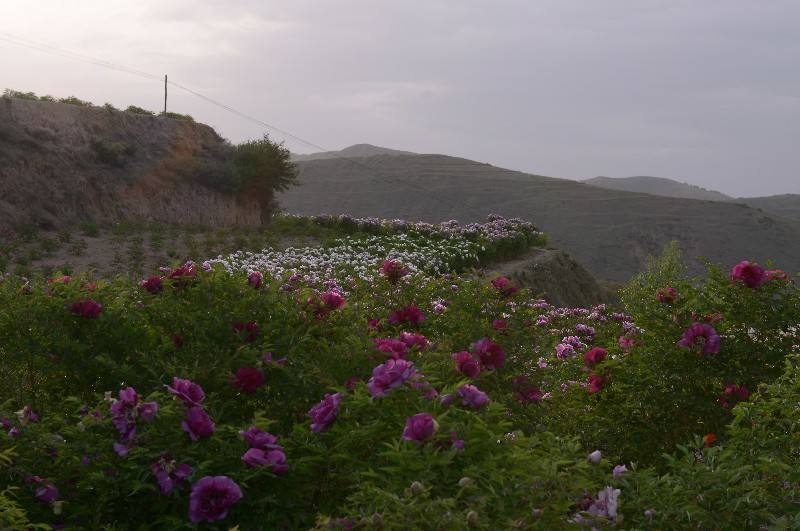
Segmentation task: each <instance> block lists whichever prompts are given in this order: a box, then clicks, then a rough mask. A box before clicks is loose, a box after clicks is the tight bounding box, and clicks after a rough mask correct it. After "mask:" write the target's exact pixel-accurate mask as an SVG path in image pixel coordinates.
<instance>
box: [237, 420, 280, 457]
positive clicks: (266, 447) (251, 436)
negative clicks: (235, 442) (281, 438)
mask: <svg viewBox="0 0 800 531" xmlns="http://www.w3.org/2000/svg"><path fill="white" fill-rule="evenodd" d="M239 435H241V436H242V437H243V438H244V440H245V441H246V442H247V444H248V446H250V448H258V449H259V450H263V451H265V452H268V451H270V450H283V446H280V445H278V444H275V443H276V442H278V438H277V437H276V436H275V435H272V434H271V433H268V432H266V431H262V430H260V429H258V428H257V427H255V426H250V427H249V428H248V429H247V431H239Z"/></svg>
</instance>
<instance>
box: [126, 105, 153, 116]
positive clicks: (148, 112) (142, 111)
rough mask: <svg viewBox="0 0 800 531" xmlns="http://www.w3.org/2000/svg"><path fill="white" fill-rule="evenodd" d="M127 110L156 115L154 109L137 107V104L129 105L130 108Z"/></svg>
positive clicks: (134, 112)
mask: <svg viewBox="0 0 800 531" xmlns="http://www.w3.org/2000/svg"><path fill="white" fill-rule="evenodd" d="M125 112H130V113H133V114H144V115H145V116H155V115H156V113H154V112H153V111H148V110H147V109H142V108H141V107H137V106H135V105H128V108H126V109H125Z"/></svg>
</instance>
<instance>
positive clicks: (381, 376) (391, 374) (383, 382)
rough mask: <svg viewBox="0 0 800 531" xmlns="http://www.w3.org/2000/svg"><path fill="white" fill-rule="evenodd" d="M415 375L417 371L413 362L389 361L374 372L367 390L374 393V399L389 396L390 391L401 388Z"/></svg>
mask: <svg viewBox="0 0 800 531" xmlns="http://www.w3.org/2000/svg"><path fill="white" fill-rule="evenodd" d="M415 374H416V369H415V368H414V364H413V363H412V362H410V361H407V360H403V359H399V360H395V359H389V360H386V363H384V364H382V365H378V366H377V367H375V368H374V369H373V370H372V378H370V380H369V382H367V388H368V389H369V390H370V391H371V392H372V397H373V398H375V397H379V396H385V395H387V394H389V389H394V388H395V387H400V386H401V385H403V384H404V383H405V382H406V381H407V380H408V379H409V378H411V377H412V376H414V375H415Z"/></svg>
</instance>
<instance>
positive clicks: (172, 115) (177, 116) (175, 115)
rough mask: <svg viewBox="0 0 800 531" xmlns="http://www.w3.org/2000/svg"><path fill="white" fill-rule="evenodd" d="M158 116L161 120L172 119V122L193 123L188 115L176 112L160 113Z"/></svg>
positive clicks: (192, 119)
mask: <svg viewBox="0 0 800 531" xmlns="http://www.w3.org/2000/svg"><path fill="white" fill-rule="evenodd" d="M158 115H159V116H160V117H162V118H172V119H173V120H186V121H189V122H194V118H192V116H191V115H188V114H180V113H177V112H163V111H162V112H160V113H158Z"/></svg>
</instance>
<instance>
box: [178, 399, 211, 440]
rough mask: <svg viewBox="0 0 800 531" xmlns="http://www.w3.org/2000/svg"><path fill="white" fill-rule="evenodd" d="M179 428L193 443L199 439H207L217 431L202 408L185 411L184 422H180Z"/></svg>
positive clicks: (195, 407)
mask: <svg viewBox="0 0 800 531" xmlns="http://www.w3.org/2000/svg"><path fill="white" fill-rule="evenodd" d="M181 428H183V431H185V432H186V433H188V434H189V437H191V438H192V440H193V441H197V440H199V439H200V437H209V436H211V435H212V434H213V433H214V432H215V431H217V428H216V426H215V425H214V422H213V421H212V420H211V417H209V416H208V413H206V411H205V409H203V407H202V406H194V407H193V408H191V409H187V410H186V420H184V421H183V422H181Z"/></svg>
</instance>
